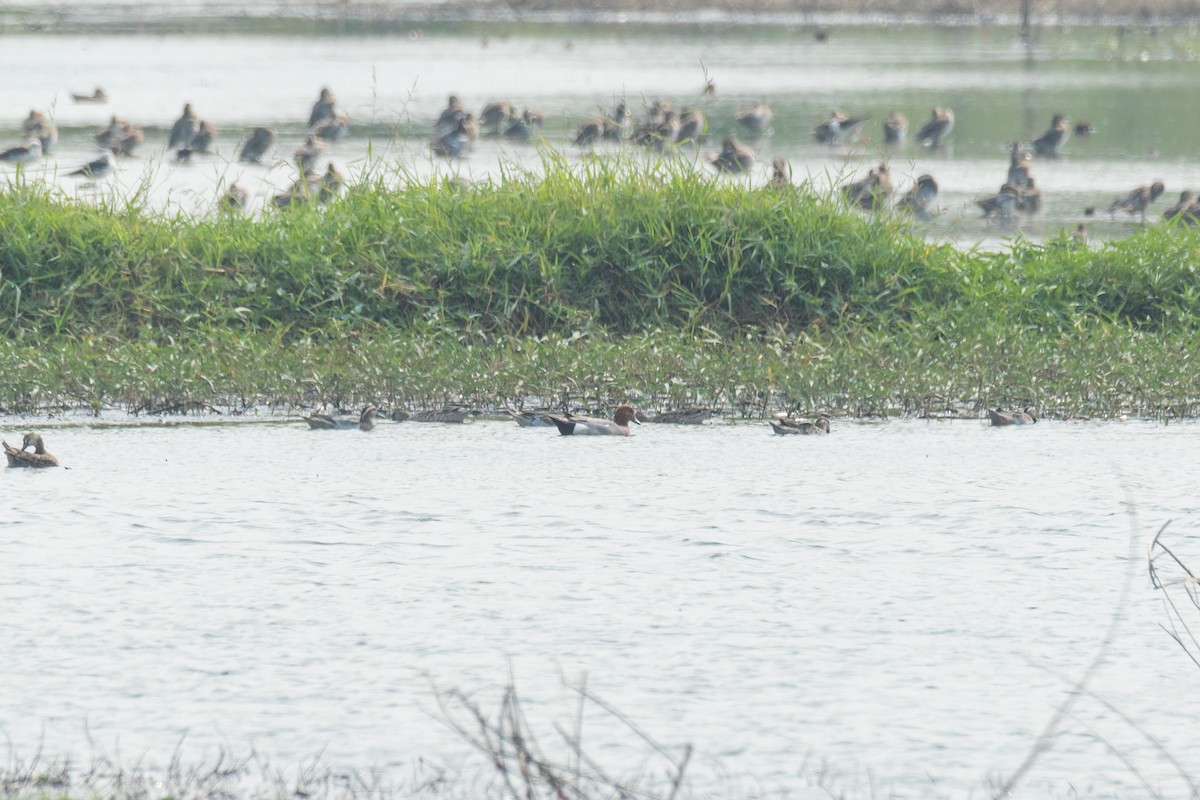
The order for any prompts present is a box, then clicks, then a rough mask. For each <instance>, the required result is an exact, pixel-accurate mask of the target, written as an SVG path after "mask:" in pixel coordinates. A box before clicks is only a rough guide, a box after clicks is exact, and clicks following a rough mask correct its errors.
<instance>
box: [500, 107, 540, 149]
mask: <svg viewBox="0 0 1200 800" xmlns="http://www.w3.org/2000/svg"><path fill="white" fill-rule="evenodd" d="M543 119H544V117H543V116H542V114H541V113H540V112H537V111H534V110H533V109H531V108H527V109H525V110H524V111H522V112H521V118H520V119H518V120H513V123H512V124H511V125H509V126H508V127H507V128H505V129H504V137H505V138H506V139H515V140H516V141H518V142H529V141H533V140H534V139H536V138H538V137H539V136H541V135H542V121H543Z"/></svg>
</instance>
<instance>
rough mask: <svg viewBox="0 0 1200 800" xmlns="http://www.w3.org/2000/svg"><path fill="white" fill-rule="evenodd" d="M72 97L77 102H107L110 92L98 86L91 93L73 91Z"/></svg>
mask: <svg viewBox="0 0 1200 800" xmlns="http://www.w3.org/2000/svg"><path fill="white" fill-rule="evenodd" d="M71 99H72V100H74V101H75V102H76V103H107V102H108V93H107V92H105V91H104V90H103V89H101V88H100V87H99V86H97V87H96V88H95V89H94V90H92V93H91V94H76V93H75V92H71Z"/></svg>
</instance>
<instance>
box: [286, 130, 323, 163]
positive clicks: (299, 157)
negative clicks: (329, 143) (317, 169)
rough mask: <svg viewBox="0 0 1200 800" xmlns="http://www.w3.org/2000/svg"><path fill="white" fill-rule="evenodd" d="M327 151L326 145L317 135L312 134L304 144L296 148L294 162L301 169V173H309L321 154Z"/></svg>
mask: <svg viewBox="0 0 1200 800" xmlns="http://www.w3.org/2000/svg"><path fill="white" fill-rule="evenodd" d="M324 151H325V145H324V144H322V143H321V140H320V139H318V138H317V136H316V134H313V133H310V134H309V135H308V136H307V137H305V139H304V144H302V145H300V146H299V147H298V148H296V152H294V153H292V160H293V161H295V162H296V164H297V165H298V166H299V167H300V171H301V172H307V171H308V170H310V169H312V168H313V167H314V166H315V165H316V163H317V159H318V158H320V156H321V153H322V152H324Z"/></svg>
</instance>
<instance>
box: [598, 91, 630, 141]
mask: <svg viewBox="0 0 1200 800" xmlns="http://www.w3.org/2000/svg"><path fill="white" fill-rule="evenodd" d="M604 119H605V121H606V124H605V126H604V138H605V139H606V140H608V141H610V142H619V141H621V139H623V138H625V132H626V131H628V130H629V129H630V128H632V127H633V112H632V111H630V110H629V107H628V106H626V105H625V101H624V100H622V101H620V102H619V103H617V105H616V107H615V108H613V110H612V113H611V114H608V115H607V116H606V117H605V118H604Z"/></svg>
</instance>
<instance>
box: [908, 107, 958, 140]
mask: <svg viewBox="0 0 1200 800" xmlns="http://www.w3.org/2000/svg"><path fill="white" fill-rule="evenodd" d="M952 130H954V112H953V111H951V110H950V109H948V108H943V107H941V106H934V107H933V111H932V112H931V113H930V115H929V119H927V120H926V121H925V124H924V125H922V126H921V127H920V128H919V129H918V130H917V136H916V139H917V144H919V145H921V146H922V147H928V148H929V149H930V150H936V149H938V148H939V147H941V146H942V139H944V138H946V136H947V135H949V133H950V131H952Z"/></svg>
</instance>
